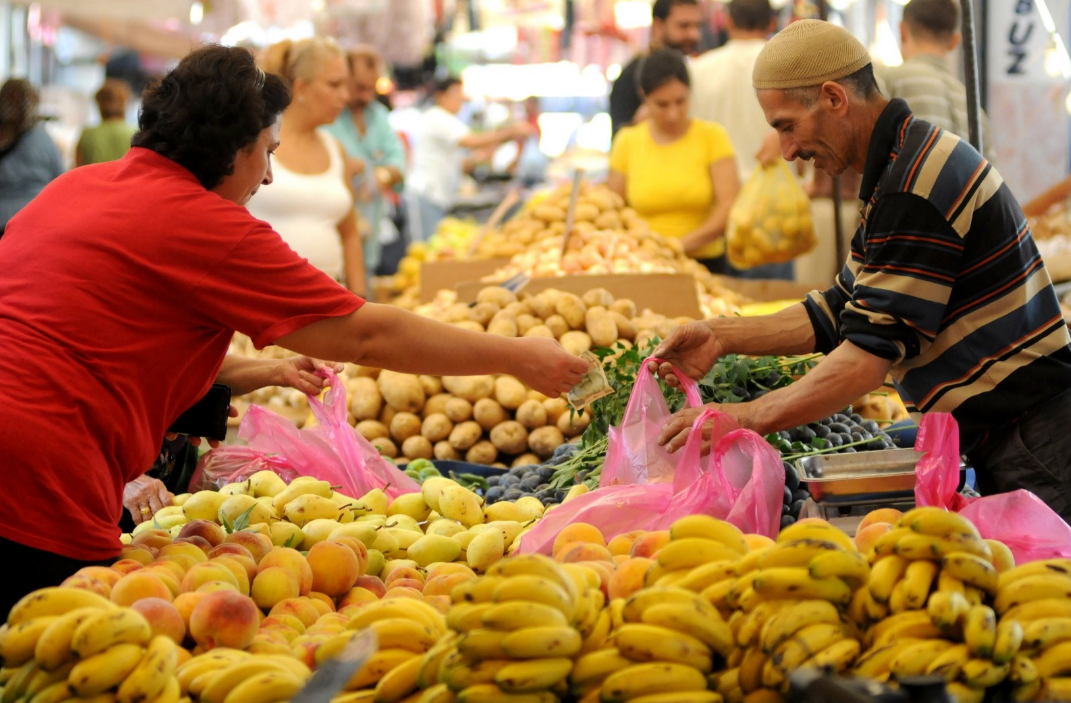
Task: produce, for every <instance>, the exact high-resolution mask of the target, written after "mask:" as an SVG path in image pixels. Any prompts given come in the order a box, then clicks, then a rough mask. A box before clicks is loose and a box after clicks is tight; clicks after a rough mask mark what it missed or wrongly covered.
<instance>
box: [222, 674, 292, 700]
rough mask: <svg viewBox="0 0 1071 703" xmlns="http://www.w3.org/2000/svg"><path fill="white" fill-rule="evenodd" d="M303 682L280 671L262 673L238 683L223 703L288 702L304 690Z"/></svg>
mask: <svg viewBox="0 0 1071 703" xmlns="http://www.w3.org/2000/svg"><path fill="white" fill-rule="evenodd" d="M304 686H305V682H304V681H302V680H301V679H299V678H298V677H296V676H294V675H292V674H290V673H288V672H285V671H281V670H277V671H264V672H261V673H259V674H255V675H253V676H251V677H249V678H248V679H246V680H245V681H242V682H240V683H239V684H238V685H237V686H235V687H234V688H233V689H232V690H231V692H230V693H229V694H228V695H227V697H226V698H225V699H223V703H275V702H276V701H288V700H290V699H291V698H292V697H293V696H295V695H296V694H297V692H298V691H300V690H301V689H302V688H304Z"/></svg>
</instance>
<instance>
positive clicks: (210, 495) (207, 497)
mask: <svg viewBox="0 0 1071 703" xmlns="http://www.w3.org/2000/svg"><path fill="white" fill-rule="evenodd" d="M225 500H227V496H225V495H223V494H222V493H218V492H217V491H197V492H196V493H194V494H193V495H192V496H190V497H189V498H187V499H186V502H185V503H183V504H182V512H183V513H185V515H186V517H188V518H189V519H191V520H211V521H212V522H217V523H218V522H219V506H221V505H223V501H225ZM142 524H144V523H142Z"/></svg>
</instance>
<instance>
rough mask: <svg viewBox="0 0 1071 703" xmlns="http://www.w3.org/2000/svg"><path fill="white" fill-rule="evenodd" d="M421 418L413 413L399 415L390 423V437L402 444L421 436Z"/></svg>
mask: <svg viewBox="0 0 1071 703" xmlns="http://www.w3.org/2000/svg"><path fill="white" fill-rule="evenodd" d="M420 426H421V423H420V418H419V417H417V416H416V415H414V414H413V413H398V414H396V415H395V416H394V417H393V418H391V421H390V436H391V439H393V440H394V441H395V442H398V443H401V442H404V441H405V440H407V439H409V438H410V437H413V436H414V435H418V434H420Z"/></svg>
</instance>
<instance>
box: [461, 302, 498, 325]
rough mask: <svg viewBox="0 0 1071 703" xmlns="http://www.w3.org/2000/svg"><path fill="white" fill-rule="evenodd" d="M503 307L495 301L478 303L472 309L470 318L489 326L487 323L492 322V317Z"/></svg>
mask: <svg viewBox="0 0 1071 703" xmlns="http://www.w3.org/2000/svg"><path fill="white" fill-rule="evenodd" d="M501 309H502V308H500V307H498V306H497V305H495V304H494V303H477V304H476V305H475V306H474V307H473V308H472V310H470V311H469V319H470V320H472V321H473V322H478V323H480V324H481V325H483V326H484V327H487V324H488V323H489V322H491V320H492V318H494V316H495V315H497V314H498V311H499V310H501Z"/></svg>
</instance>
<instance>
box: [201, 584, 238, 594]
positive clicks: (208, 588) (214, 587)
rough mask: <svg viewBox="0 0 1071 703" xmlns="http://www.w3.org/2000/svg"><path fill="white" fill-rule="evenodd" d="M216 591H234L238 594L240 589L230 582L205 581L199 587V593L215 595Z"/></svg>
mask: <svg viewBox="0 0 1071 703" xmlns="http://www.w3.org/2000/svg"><path fill="white" fill-rule="evenodd" d="M216 591H233V592H235V593H238V587H237V586H235V585H234V584H233V583H232V582H230V581H205V582H204V583H202V584H201V585H200V586H198V587H197V593H215V592H216ZM243 595H245V594H243Z"/></svg>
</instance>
